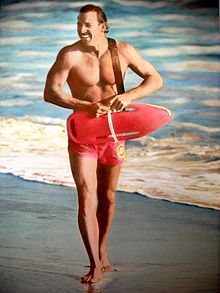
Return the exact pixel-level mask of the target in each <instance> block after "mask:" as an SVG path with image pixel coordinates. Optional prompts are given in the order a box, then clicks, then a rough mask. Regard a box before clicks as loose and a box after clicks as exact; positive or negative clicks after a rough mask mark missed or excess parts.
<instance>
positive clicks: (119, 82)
mask: <svg viewBox="0 0 220 293" xmlns="http://www.w3.org/2000/svg"><path fill="white" fill-rule="evenodd" d="M108 49H109V51H110V53H111V57H112V66H113V71H114V75H115V82H116V86H117V91H118V94H122V93H124V92H125V89H124V83H123V79H122V73H121V66H120V61H119V57H118V48H117V44H116V41H115V40H114V39H111V38H108Z"/></svg>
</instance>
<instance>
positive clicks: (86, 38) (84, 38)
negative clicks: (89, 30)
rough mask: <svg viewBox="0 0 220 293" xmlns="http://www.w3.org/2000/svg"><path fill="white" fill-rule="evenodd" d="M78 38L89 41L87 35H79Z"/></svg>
mask: <svg viewBox="0 0 220 293" xmlns="http://www.w3.org/2000/svg"><path fill="white" fill-rule="evenodd" d="M80 38H81V39H82V40H86V41H89V40H90V39H91V38H90V36H89V35H81V36H80Z"/></svg>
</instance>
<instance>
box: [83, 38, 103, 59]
mask: <svg viewBox="0 0 220 293" xmlns="http://www.w3.org/2000/svg"><path fill="white" fill-rule="evenodd" d="M86 51H87V52H88V53H90V54H92V55H95V56H96V57H97V58H100V57H101V56H102V55H104V54H105V53H106V52H107V51H108V39H107V38H106V37H105V38H103V39H102V40H99V42H97V43H96V44H94V45H93V46H87V47H86Z"/></svg>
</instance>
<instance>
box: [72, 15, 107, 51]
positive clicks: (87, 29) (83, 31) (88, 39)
mask: <svg viewBox="0 0 220 293" xmlns="http://www.w3.org/2000/svg"><path fill="white" fill-rule="evenodd" d="M77 31H78V35H79V37H80V39H81V40H82V42H83V43H84V44H85V45H87V46H92V45H95V44H97V42H98V41H99V37H100V36H101V35H102V34H103V32H104V28H103V24H101V23H99V22H98V19H97V13H96V12H95V11H90V12H86V13H80V14H79V17H78V22H77Z"/></svg>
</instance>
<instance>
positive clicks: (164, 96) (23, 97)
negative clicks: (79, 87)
mask: <svg viewBox="0 0 220 293" xmlns="http://www.w3.org/2000/svg"><path fill="white" fill-rule="evenodd" d="M86 3H87V2H86V1H62V2H61V1H16V2H15V1H2V7H1V19H0V24H1V54H0V55H1V60H0V67H1V80H0V83H1V87H0V93H1V95H0V150H1V152H0V172H1V173H11V174H14V175H16V176H20V177H22V178H25V179H29V180H37V181H41V182H48V183H52V184H62V185H66V186H74V183H73V180H72V176H71V172H70V167H69V163H68V155H67V150H66V148H67V135H66V118H67V117H68V115H69V114H70V113H71V111H70V110H66V109H63V108H60V107H57V106H54V105H51V104H48V103H45V102H44V100H43V89H44V84H45V79H46V75H47V72H48V70H49V68H50V67H51V65H52V64H53V62H54V61H55V58H56V55H57V53H58V51H59V50H60V49H61V48H62V47H64V46H66V45H69V44H71V43H73V42H75V41H76V40H77V39H78V36H77V31H76V20H77V15H78V10H79V8H80V7H81V6H82V5H84V4H86ZM90 3H91V2H90ZM92 3H94V4H97V5H100V6H102V7H103V8H104V10H105V11H106V13H107V16H108V19H109V26H110V32H109V37H113V38H115V39H117V40H118V41H126V42H129V43H130V44H132V45H133V46H135V47H136V48H137V49H138V50H139V51H140V53H141V54H142V56H143V57H144V58H145V59H146V60H148V61H149V62H151V63H152V64H153V65H154V66H155V67H156V68H157V70H158V71H159V72H160V74H161V75H162V76H163V79H164V88H163V89H162V90H160V91H158V92H156V93H154V94H152V95H150V96H148V97H144V98H142V99H140V100H139V101H138V102H139V103H149V104H154V105H159V106H164V107H167V108H169V109H170V110H171V111H172V112H173V114H174V116H175V117H174V120H173V121H172V122H171V123H170V124H168V125H167V126H165V127H163V128H162V129H160V130H158V131H156V132H153V133H151V134H149V135H148V136H146V137H144V138H141V139H136V140H132V141H128V142H127V156H126V159H125V163H124V166H123V168H122V173H121V177H120V182H119V187H118V189H119V190H122V191H129V192H136V193H140V194H142V195H146V196H148V197H152V198H158V199H164V200H169V201H173V202H180V203H185V204H193V205H197V206H202V207H209V208H214V209H220V172H219V170H220V168H219V167H220V165H219V160H220V147H219V138H220V115H219V110H220V88H219V84H220V83H219V81H220V59H219V52H220V45H219V40H220V38H219V20H218V8H217V5H216V2H215V1H211V4H213V5H210V6H208V5H205V4H204V3H203V1H186V0H185V1H181V3H180V1H175V0H170V1H168V0H167V1H125V0H114V1H93V2H92ZM140 81H141V80H140V78H138V77H137V76H136V75H135V74H134V73H133V72H132V71H128V72H127V75H126V78H125V88H126V89H127V90H128V89H130V88H132V87H133V86H136V85H137V84H138V83H140ZM65 91H66V92H67V93H68V92H69V89H68V87H66V86H65Z"/></svg>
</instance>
